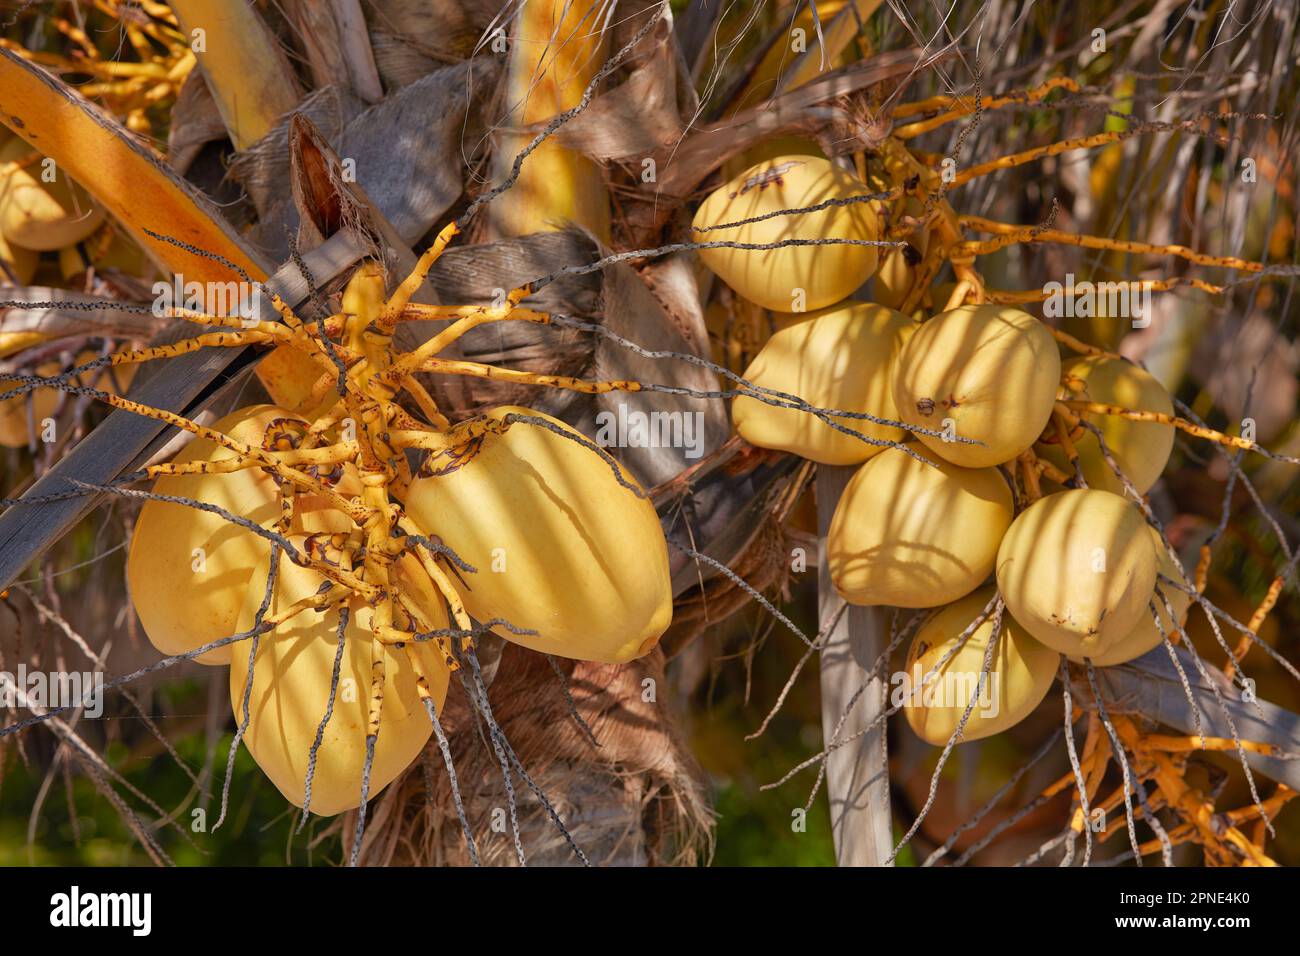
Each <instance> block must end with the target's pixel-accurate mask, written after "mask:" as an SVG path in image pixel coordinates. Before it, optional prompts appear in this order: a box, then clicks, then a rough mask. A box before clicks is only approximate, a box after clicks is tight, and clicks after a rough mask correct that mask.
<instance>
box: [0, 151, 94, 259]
mask: <svg viewBox="0 0 1300 956" xmlns="http://www.w3.org/2000/svg"><path fill="white" fill-rule="evenodd" d="M32 152H33V150H32V148H31V147H30V146H28V145H27V143H26V141H24V140H22V139H18V138H16V137H15V138H14V139H12V140H10V141H9V142H8V143H6V144H4V145H3V146H0V167H3V166H4V165H5V164H7V163H13V162H19V161H22V160H24V159H25V158H26V157H28V156H30V155H31V154H32ZM47 168H48V169H51V170H53V174H52V175H53V178H52V179H51V180H50V181H49V182H46V181H45V179H44V178H43V174H44V173H45V170H46V169H47ZM103 222H104V210H103V208H102V207H101V206H100V205H99V204H98V203H96V202H95V201H94V200H93V199H91V198H90V194H89V193H87V192H86V191H85V190H84V189H82V188H81V187H80V186H76V185H74V184H73V183H72V181H71V180H70V179H68V174H67V173H65V172H64V171H63V170H62V169H59V168H58V167H55V166H50V167H46V166H43V165H42V161H41V158H39V157H38V158H37V159H36V160H34V161H33V162H31V163H29V164H27V165H25V166H23V167H21V168H15V169H12V170H11V171H10V172H9V173H8V175H5V176H3V177H0V233H3V234H4V237H5V238H6V239H8V240H9V241H10V242H12V243H13V244H14V245H17V246H22V247H23V248H24V249H34V250H37V251H39V252H50V251H53V250H55V249H62V248H63V247H64V246H69V245H72V244H73V243H75V242H81V240H83V239H85V238H86V237H88V236H89V235H90V234H91V233H92V232H94V231H95V230H96V229H98V228H99V227H100V225H102V224H103Z"/></svg>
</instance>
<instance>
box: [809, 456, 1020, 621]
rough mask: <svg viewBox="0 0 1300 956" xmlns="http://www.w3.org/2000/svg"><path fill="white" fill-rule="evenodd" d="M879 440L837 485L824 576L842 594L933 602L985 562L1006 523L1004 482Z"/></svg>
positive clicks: (962, 589) (975, 582)
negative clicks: (840, 489) (879, 446)
mask: <svg viewBox="0 0 1300 956" xmlns="http://www.w3.org/2000/svg"><path fill="white" fill-rule="evenodd" d="M911 449H912V451H913V452H915V453H916V455H917V456H918V457H920V458H921V459H923V460H921V461H918V460H917V459H916V458H913V457H912V456H911V455H909V454H908V453H907V452H906V451H903V450H902V449H899V448H889V449H886V450H885V451H883V452H881V453H880V454H879V455H877V456H876V457H875V458H872V459H871V460H870V461H868V462H867V463H866V464H865V465H863V466H862V467H861V468H860V469H859V470H858V472H857V474H855V475H854V476H853V478H852V479H850V481H849V483H848V486H847V487H846V488H845V489H844V494H843V495H842V496H841V498H840V501H839V504H838V505H837V506H836V508H835V514H834V516H833V517H832V519H831V526H830V531H829V533H828V537H827V542H826V550H827V560H828V561H829V562H830V572H831V578H832V580H833V581H834V582H835V587H836V589H837V590H838V591H839V593H840V594H841V595H842V596H843V597H844V599H845V600H846V601H849V602H850V603H852V604H887V605H891V606H893V607H937V606H938V605H940V604H946V603H947V602H949V601H953V600H956V599H957V598H959V597H961V596H962V595H963V594H967V593H969V592H970V591H971V590H972V589H973V588H976V587H978V586H979V585H980V583H981V582H983V581H984V579H985V578H987V577H988V576H989V574H990V573H991V572H992V571H993V561H994V558H995V557H996V555H997V552H998V542H1000V541H1001V540H1002V535H1003V534H1004V533H1005V532H1006V530H1007V527H1008V526H1009V525H1010V524H1011V517H1012V514H1013V510H1014V504H1013V499H1012V495H1011V489H1010V488H1009V487H1008V485H1007V483H1006V480H1005V479H1004V478H1003V477H1002V475H1001V474H1000V473H999V472H998V471H997V470H996V469H993V468H978V469H977V468H962V467H960V466H958V465H954V464H952V463H951V462H947V461H944V460H943V459H942V458H939V457H938V456H937V455H935V454H933V453H932V452H930V451H929V450H928V449H926V448H925V447H924V446H920V445H916V444H913V445H912V446H911Z"/></svg>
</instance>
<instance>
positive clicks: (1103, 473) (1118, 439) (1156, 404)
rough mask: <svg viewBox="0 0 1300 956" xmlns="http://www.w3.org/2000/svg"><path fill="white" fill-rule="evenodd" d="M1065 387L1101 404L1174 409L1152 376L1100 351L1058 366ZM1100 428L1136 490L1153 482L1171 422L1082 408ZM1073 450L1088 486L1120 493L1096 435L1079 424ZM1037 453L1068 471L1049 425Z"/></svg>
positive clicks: (1170, 442) (1168, 445)
mask: <svg viewBox="0 0 1300 956" xmlns="http://www.w3.org/2000/svg"><path fill="white" fill-rule="evenodd" d="M1061 374H1062V380H1063V381H1064V382H1065V388H1063V389H1062V394H1063V395H1064V396H1066V397H1068V398H1077V399H1082V400H1086V401H1090V402H1100V403H1102V404H1104V405H1118V406H1120V407H1122V408H1130V409H1133V410H1135V411H1144V412H1159V413H1161V414H1165V415H1172V414H1173V413H1174V403H1173V400H1172V399H1171V398H1170V397H1169V393H1168V392H1167V391H1165V387H1164V386H1163V385H1161V384H1160V382H1159V381H1158V380H1157V379H1156V377H1155V376H1154V375H1152V374H1151V373H1150V372H1148V371H1146V370H1145V369H1142V368H1139V367H1138V366H1136V365H1133V364H1132V363H1130V362H1124V361H1120V360H1119V359H1113V358H1107V357H1105V356H1101V355H1084V356H1079V357H1078V358H1075V359H1073V360H1071V361H1067V362H1066V363H1065V365H1064V366H1063V367H1062V369H1061ZM1083 417H1084V418H1085V419H1087V420H1088V421H1089V422H1091V423H1092V424H1094V425H1096V426H1097V427H1098V428H1099V429H1100V430H1101V434H1102V437H1103V438H1105V440H1106V447H1107V448H1108V449H1109V450H1110V453H1111V456H1112V457H1113V458H1114V459H1115V462H1116V464H1118V465H1119V466H1120V468H1122V469H1123V470H1124V474H1126V475H1127V476H1128V478H1129V480H1130V481H1132V482H1133V485H1134V487H1135V488H1137V490H1138V492H1139V493H1141V494H1146V492H1147V491H1148V490H1150V488H1151V486H1152V485H1154V484H1155V483H1156V479H1158V478H1159V477H1160V473H1161V472H1162V471H1164V469H1165V465H1166V464H1168V463H1169V455H1170V452H1172V451H1173V448H1174V426H1172V425H1164V424H1161V423H1160V422H1135V421H1131V420H1130V419H1127V418H1120V417H1119V416H1117V415H1101V414H1092V413H1084V416H1083ZM1070 440H1071V441H1072V442H1073V443H1074V447H1075V449H1076V450H1077V451H1078V452H1079V465H1080V467H1081V468H1082V469H1083V477H1084V479H1085V480H1086V481H1087V482H1088V487H1090V488H1102V489H1105V490H1106V491H1113V492H1115V494H1117V495H1122V494H1124V483H1123V482H1122V481H1120V480H1119V478H1118V476H1116V474H1115V472H1114V471H1113V470H1111V467H1110V465H1108V464H1107V463H1106V459H1105V457H1104V456H1103V455H1102V453H1101V446H1100V445H1099V444H1098V442H1097V436H1096V435H1094V434H1093V433H1092V432H1091V431H1089V430H1088V429H1085V428H1079V429H1077V430H1076V432H1075V433H1074V434H1072V435H1071V436H1070ZM1035 450H1036V451H1037V452H1038V453H1040V454H1041V455H1042V456H1043V457H1045V458H1047V459H1048V460H1049V461H1051V462H1053V463H1054V464H1056V465H1057V466H1058V467H1060V468H1061V469H1063V470H1065V471H1066V473H1067V474H1068V473H1069V462H1068V459H1067V458H1066V455H1065V452H1064V451H1063V450H1062V448H1061V445H1060V444H1059V439H1058V438H1057V436H1056V432H1055V429H1051V428H1049V429H1048V430H1047V440H1045V441H1042V442H1039V444H1038V446H1037V447H1036V449H1035Z"/></svg>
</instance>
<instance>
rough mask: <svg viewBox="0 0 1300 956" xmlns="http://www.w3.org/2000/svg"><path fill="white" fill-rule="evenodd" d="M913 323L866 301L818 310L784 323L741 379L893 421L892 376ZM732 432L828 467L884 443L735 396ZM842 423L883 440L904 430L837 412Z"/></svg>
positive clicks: (805, 415) (863, 458) (812, 401)
mask: <svg viewBox="0 0 1300 956" xmlns="http://www.w3.org/2000/svg"><path fill="white" fill-rule="evenodd" d="M914 328H915V326H914V324H913V323H912V321H911V320H910V319H909V318H908V317H907V316H905V315H903V314H902V313H901V312H895V311H894V310H893V309H886V308H885V307H884V306H880V305H872V304H869V303H864V302H851V303H846V304H842V305H837V306H832V307H831V308H828V309H821V310H819V311H816V312H813V313H811V314H809V315H808V317H807V318H805V319H804V320H803V321H801V322H795V323H792V324H790V325H787V326H786V327H785V328H783V329H782V330H781V331H779V332H777V333H776V334H775V335H773V336H772V337H771V338H770V339H768V341H767V344H766V345H764V346H763V349H762V351H760V352H759V353H758V355H757V357H755V359H754V361H753V363H752V364H751V365H750V366H749V368H747V369H746V370H745V378H746V379H748V380H749V381H751V382H753V383H754V384H755V385H758V386H761V387H763V388H770V389H774V390H776V391H778V392H785V393H787V394H791V395H796V396H798V397H799V398H802V399H803V400H804V401H806V402H808V403H809V404H811V405H815V406H817V407H818V408H831V409H843V410H844V411H852V412H865V413H868V414H871V415H875V416H876V417H877V418H886V419H891V420H897V418H898V413H897V411H896V410H895V408H894V399H893V395H892V393H891V389H890V376H891V373H892V371H893V366H894V362H895V360H896V358H897V356H898V352H899V350H900V349H901V348H902V347H903V344H904V342H906V340H907V336H908V334H909V333H910V332H911V331H912V330H913V329H914ZM731 414H732V419H733V420H734V422H735V425H736V431H738V432H739V433H740V434H741V436H742V437H743V438H744V439H745V440H746V441H747V442H749V443H750V444H751V445H757V446H758V447H760V448H775V449H778V450H780V451H789V452H793V453H794V454H796V455H801V456H802V457H804V458H808V459H810V460H812V461H816V462H821V463H822V464H826V465H853V464H857V463H858V462H863V461H866V460H867V459H868V458H870V457H871V456H872V455H875V454H876V453H877V452H879V451H881V450H882V449H883V448H885V447H887V446H884V445H870V444H867V443H866V442H864V441H862V440H861V439H860V438H856V437H854V436H852V435H846V434H844V433H843V432H840V431H836V430H835V429H834V428H832V427H831V426H830V425H828V424H826V423H825V422H823V421H821V420H820V419H818V418H815V417H814V416H813V415H811V414H809V413H808V412H803V411H796V410H794V409H791V408H777V407H775V406H773V405H768V404H767V403H765V402H760V401H759V400H758V399H754V398H746V397H743V396H742V397H740V398H737V399H736V401H735V403H734V404H733V405H732V411H731ZM836 421H838V422H839V423H840V424H841V425H843V426H844V427H846V428H851V429H853V430H854V431H858V432H861V433H862V434H864V435H866V436H868V437H869V438H874V439H877V440H880V441H901V440H902V439H903V436H904V435H905V434H906V433H905V432H904V431H903V429H901V428H894V427H892V426H888V425H878V424H875V423H873V422H869V421H866V420H865V419H860V418H859V419H855V418H838V419H836Z"/></svg>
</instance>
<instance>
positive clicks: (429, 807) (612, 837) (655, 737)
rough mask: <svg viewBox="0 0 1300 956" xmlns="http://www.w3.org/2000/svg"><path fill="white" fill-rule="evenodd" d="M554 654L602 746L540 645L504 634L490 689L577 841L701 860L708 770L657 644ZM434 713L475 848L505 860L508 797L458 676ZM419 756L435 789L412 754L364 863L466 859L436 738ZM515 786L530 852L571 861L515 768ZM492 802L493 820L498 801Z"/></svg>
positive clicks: (380, 806)
mask: <svg viewBox="0 0 1300 956" xmlns="http://www.w3.org/2000/svg"><path fill="white" fill-rule="evenodd" d="M557 663H558V664H559V665H560V670H561V672H562V673H564V675H565V679H566V680H567V681H568V685H569V690H570V693H571V694H572V697H573V707H574V713H576V714H577V715H578V716H579V717H581V718H582V720H583V721H584V722H585V723H586V725H587V726H588V727H589V728H590V731H591V734H592V736H593V737H594V739H595V742H596V743H597V744H599V746H598V747H593V745H592V740H591V738H589V737H588V736H587V732H586V731H585V730H584V729H583V727H582V726H581V725H580V724H579V723H578V721H577V720H576V719H575V718H574V716H573V713H571V712H570V709H569V705H568V703H567V702H566V700H565V695H564V687H563V685H562V684H561V683H560V678H559V676H558V675H557V674H556V673H555V671H554V670H553V669H552V666H551V664H550V663H549V662H548V661H547V660H546V659H545V658H544V657H543V656H542V655H540V654H535V653H532V652H531V651H526V650H524V649H522V648H519V647H516V646H514V645H512V644H507V645H506V646H505V649H504V651H503V653H502V656H501V663H500V666H499V668H498V670H497V674H496V679H495V680H494V681H493V683H492V686H491V689H490V692H489V693H490V698H491V701H492V711H493V715H494V716H495V718H496V720H497V723H498V724H499V725H500V728H501V731H502V733H503V734H504V735H505V737H506V739H507V740H509V741H510V743H511V745H512V746H513V748H514V750H515V752H516V754H518V757H519V761H520V763H521V764H522V765H523V766H524V768H525V769H526V770H527V771H528V773H529V775H530V776H531V777H532V778H533V779H534V780H535V781H536V783H537V785H538V786H539V787H540V788H541V790H542V792H543V793H545V794H546V795H547V797H548V799H550V800H551V801H552V802H553V804H554V805H555V809H556V811H557V812H558V813H559V815H560V818H561V819H562V820H563V821H564V823H565V825H566V827H567V828H568V830H569V832H570V833H571V834H572V835H573V838H574V841H575V842H576V843H577V845H578V846H579V847H580V848H581V849H582V850H583V852H584V853H585V854H586V855H587V856H588V858H589V859H590V860H591V862H592V863H593V864H594V865H597V866H602V865H604V866H610V865H647V864H648V865H683V864H685V865H689V864H693V863H697V862H703V861H705V860H707V858H708V856H709V855H710V853H711V851H712V846H711V842H710V837H709V834H710V827H711V823H712V821H711V817H710V813H709V810H708V809H707V805H706V800H705V791H704V783H703V779H702V774H701V771H700V769H699V767H698V766H697V765H696V764H695V762H694V760H693V758H692V757H691V755H690V753H689V751H688V750H687V748H686V746H685V744H684V742H683V741H682V740H681V739H680V738H679V737H678V735H677V733H676V731H675V729H674V726H673V721H672V718H671V707H670V705H669V703H668V702H667V700H665V698H664V694H665V692H666V689H667V685H666V682H665V679H664V660H663V655H662V654H661V653H660V652H659V651H658V650H655V651H654V652H652V653H651V654H649V655H648V656H646V657H644V658H641V659H640V660H636V661H632V662H630V663H628V664H622V665H606V664H591V663H587V662H581V661H578V662H575V661H557ZM647 679H648V680H651V681H653V682H654V683H653V685H651V686H653V687H654V688H655V695H656V696H657V700H655V701H646V700H644V698H643V689H644V687H645V686H646V685H645V684H644V682H645V681H646V680H647ZM441 719H442V724H443V727H444V728H445V729H446V731H447V735H448V737H449V739H450V742H451V752H452V756H453V759H454V761H455V766H456V773H457V776H458V778H459V782H460V790H461V794H462V796H463V797H464V803H465V810H466V814H467V816H468V818H469V824H470V828H471V830H472V831H473V834H474V840H475V844H476V846H477V849H478V853H479V856H480V858H481V860H482V861H483V863H485V864H487V865H503V866H508V865H513V864H514V863H515V862H516V858H515V850H514V843H513V840H512V838H511V833H510V830H509V827H508V825H507V827H506V829H505V830H504V832H501V831H500V829H499V827H498V830H497V831H494V830H493V813H494V811H500V810H503V809H504V808H505V806H506V795H505V790H504V787H503V784H502V778H501V767H500V764H499V763H498V762H497V758H496V755H495V754H494V753H493V751H492V748H491V746H490V745H489V743H488V742H487V740H486V739H485V735H486V731H485V730H484V729H482V728H481V726H480V725H479V723H478V722H477V719H476V718H475V717H474V716H473V715H472V714H471V713H470V711H469V710H468V702H467V701H466V698H465V695H464V692H463V690H462V689H461V688H460V687H459V686H457V687H455V688H454V689H453V691H452V693H451V694H450V695H449V696H448V698H447V706H446V713H445V714H443V715H441ZM425 756H426V758H431V759H432V760H433V767H432V774H431V777H432V781H433V800H432V803H430V801H429V799H428V791H427V789H426V787H427V785H426V775H425V771H424V768H423V767H422V766H421V765H420V764H419V763H417V764H415V765H413V766H412V767H411V768H410V769H409V770H408V771H407V772H406V774H405V775H404V776H403V777H402V778H400V779H399V780H398V781H396V782H395V783H394V784H393V785H392V786H391V787H389V789H388V790H387V791H386V792H385V793H384V794H383V795H382V796H381V797H380V798H379V799H378V801H377V802H376V804H375V806H374V808H373V811H372V816H371V820H372V822H371V824H370V825H369V826H368V827H367V829H366V833H365V836H364V838H363V842H362V847H361V862H362V864H364V865H368V866H384V865H388V866H429V865H453V866H463V865H467V864H468V863H469V861H470V858H469V854H468V850H467V848H466V844H465V836H464V832H463V830H462V829H461V826H460V823H459V821H458V818H457V816H456V811H455V807H454V804H453V802H452V794H451V788H450V784H449V779H448V775H447V773H446V771H445V768H444V766H443V762H442V758H441V756H440V754H439V753H438V751H437V746H436V743H434V744H432V745H431V746H430V748H426V753H425ZM514 786H515V796H516V799H517V800H518V806H519V825H520V833H521V839H522V842H523V847H524V852H525V855H526V859H527V861H528V863H529V864H530V865H571V864H576V863H577V862H578V861H577V858H576V857H575V856H574V855H573V852H572V850H571V849H570V848H569V847H568V845H567V843H566V842H565V840H564V838H563V836H562V835H561V834H560V833H559V831H558V830H557V829H556V828H555V826H554V824H553V823H552V821H551V820H550V818H549V816H548V815H547V814H546V812H545V810H544V809H543V808H542V807H541V805H540V804H539V803H538V802H537V800H536V798H535V797H534V796H533V795H532V794H531V792H529V790H528V789H527V788H526V787H524V786H523V784H522V782H521V781H520V780H519V778H518V776H517V775H516V777H515V782H514ZM496 816H497V819H498V821H499V820H500V818H501V816H502V814H501V813H499V812H498V813H497V814H496ZM352 825H353V820H352V818H351V815H349V818H347V819H345V820H344V822H343V832H344V833H345V834H350V833H351V832H352Z"/></svg>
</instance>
